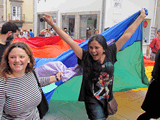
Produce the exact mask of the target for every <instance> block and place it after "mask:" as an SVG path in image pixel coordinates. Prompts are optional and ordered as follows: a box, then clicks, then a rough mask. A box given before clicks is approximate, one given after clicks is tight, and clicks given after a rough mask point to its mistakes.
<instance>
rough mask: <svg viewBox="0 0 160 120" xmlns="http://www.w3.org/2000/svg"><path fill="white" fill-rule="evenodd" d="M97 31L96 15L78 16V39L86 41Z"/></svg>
mask: <svg viewBox="0 0 160 120" xmlns="http://www.w3.org/2000/svg"><path fill="white" fill-rule="evenodd" d="M95 29H97V15H96V14H92V15H80V39H84V40H85V39H88V38H90V36H91V35H93V34H94V30H95Z"/></svg>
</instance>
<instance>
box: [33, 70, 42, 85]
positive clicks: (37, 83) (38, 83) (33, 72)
mask: <svg viewBox="0 0 160 120" xmlns="http://www.w3.org/2000/svg"><path fill="white" fill-rule="evenodd" d="M33 74H34V76H35V78H36V80H37V84H38V86H39V87H40V84H39V82H38V77H37V75H36V72H35V71H34V70H33Z"/></svg>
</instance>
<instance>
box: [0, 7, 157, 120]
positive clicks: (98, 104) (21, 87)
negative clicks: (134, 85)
mask: <svg viewBox="0 0 160 120" xmlns="http://www.w3.org/2000/svg"><path fill="white" fill-rule="evenodd" d="M145 17H146V14H145V10H144V9H142V10H141V14H140V15H139V17H138V18H137V19H136V20H135V21H134V22H133V23H132V24H131V25H130V26H129V27H128V28H127V30H126V31H125V32H124V34H123V35H122V36H121V37H120V38H119V40H118V41H117V42H115V43H114V44H112V45H110V46H107V43H106V39H105V38H104V36H102V35H100V34H99V30H95V34H94V35H93V36H90V39H89V41H88V49H87V50H83V49H82V48H81V47H79V45H78V44H77V43H76V42H75V41H74V40H73V39H72V38H71V37H70V36H69V35H68V34H67V32H66V31H65V30H62V29H60V28H59V27H58V26H57V25H56V24H55V23H54V22H53V20H52V16H51V15H45V16H43V18H44V19H45V21H46V22H47V23H48V24H49V25H50V26H52V29H54V31H55V32H56V34H58V35H59V36H60V37H61V38H62V39H63V40H64V41H65V42H66V43H67V44H68V45H69V46H70V47H71V48H72V50H73V51H74V53H75V54H76V56H77V58H78V64H79V66H80V67H82V68H83V80H82V85H81V90H80V94H79V101H83V102H84V103H85V108H86V112H87V115H88V118H89V119H91V120H97V119H101V120H105V119H107V118H108V116H109V111H108V109H107V107H108V101H111V100H113V99H114V97H113V91H112V89H113V75H114V63H115V62H116V61H117V59H116V53H117V52H118V51H119V50H120V49H121V47H122V46H123V45H124V44H125V43H126V42H127V41H128V39H129V38H130V37H131V36H132V35H133V33H134V32H135V31H136V29H137V28H138V26H139V25H140V23H141V22H142V21H143V20H144V18H145ZM50 29H51V28H47V29H44V30H42V31H41V34H42V35H45V36H46V37H48V36H51V35H52V34H53V33H51V32H50V31H51V30H50ZM19 31H20V30H19V29H18V27H17V26H16V24H14V23H12V22H7V23H5V24H4V25H3V26H2V29H1V34H0V51H1V52H0V60H1V64H0V119H2V120H6V119H17V120H21V119H25V120H39V119H40V117H39V111H38V109H37V106H38V105H39V103H40V102H41V99H42V96H41V93H40V90H39V88H38V85H37V82H36V78H35V76H34V74H33V71H35V73H36V74H37V71H36V70H35V60H34V57H33V53H32V51H31V49H30V47H29V46H28V45H27V44H25V43H23V42H15V43H11V41H12V40H13V39H14V38H16V37H17V35H18V34H19ZM21 32H22V31H21ZM21 32H20V35H19V36H21V37H22V36H23V37H27V38H28V37H32V35H33V34H30V33H31V32H32V30H30V32H27V31H26V30H24V31H23V33H21ZM157 62H158V63H159V61H157ZM158 63H157V65H158V68H159V64H158ZM156 68H157V67H156ZM158 68H157V69H158ZM157 69H156V70H157ZM156 70H155V71H156ZM155 71H154V72H153V75H154V79H156V81H158V80H157V79H158V78H159V77H157V76H158V75H157V74H156V75H155V74H154V73H156V72H157V71H156V72H155ZM37 76H38V74H37ZM102 76H103V77H102ZM61 79H62V78H61V72H58V73H57V74H56V75H53V76H49V77H38V80H39V83H40V86H41V87H42V86H46V85H48V84H51V83H53V82H56V81H59V80H61ZM108 81H109V82H108ZM104 86H105V89H103V88H104ZM148 93H149V92H148ZM147 99H148V100H147V103H149V102H148V101H149V97H147ZM153 102H154V101H153ZM157 104H158V103H157ZM157 104H156V105H157ZM146 107H147V105H145V108H146ZM143 108H144V107H143ZM145 110H148V109H145ZM146 113H147V114H148V112H146ZM149 113H150V111H149ZM152 113H154V114H149V115H146V114H144V115H141V116H140V117H139V118H138V120H149V119H150V118H157V117H160V114H159V113H157V112H154V110H152ZM146 116H147V117H146Z"/></svg>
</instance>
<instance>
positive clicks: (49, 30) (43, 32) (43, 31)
mask: <svg viewBox="0 0 160 120" xmlns="http://www.w3.org/2000/svg"><path fill="white" fill-rule="evenodd" d="M40 34H41V35H42V34H44V35H45V37H50V36H52V35H53V33H52V31H51V27H48V28H46V29H43V30H41V32H40Z"/></svg>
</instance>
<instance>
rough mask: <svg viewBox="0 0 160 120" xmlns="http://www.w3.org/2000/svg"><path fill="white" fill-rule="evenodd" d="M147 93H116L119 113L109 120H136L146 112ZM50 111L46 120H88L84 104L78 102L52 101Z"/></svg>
mask: <svg viewBox="0 0 160 120" xmlns="http://www.w3.org/2000/svg"><path fill="white" fill-rule="evenodd" d="M145 95H146V91H125V92H117V93H114V97H115V99H116V100H117V103H118V112H117V113H116V114H115V115H113V116H110V117H109V118H108V119H107V120H136V119H137V117H138V116H139V115H140V114H141V113H143V112H144V111H143V110H142V109H141V105H142V102H143V100H144V97H145ZM49 106H50V110H49V112H48V113H47V115H46V116H45V117H44V120H88V118H87V114H86V111H85V107H84V103H83V102H78V101H50V103H49Z"/></svg>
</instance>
